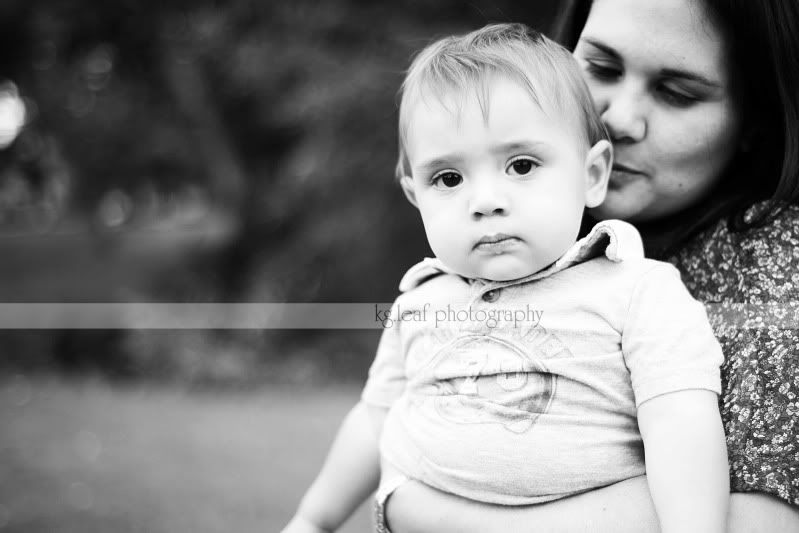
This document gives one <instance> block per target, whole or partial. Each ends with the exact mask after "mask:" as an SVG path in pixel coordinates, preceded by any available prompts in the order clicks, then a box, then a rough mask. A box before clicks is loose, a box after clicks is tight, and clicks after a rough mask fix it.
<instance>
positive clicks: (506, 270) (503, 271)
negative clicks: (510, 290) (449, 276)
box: [444, 258, 544, 281]
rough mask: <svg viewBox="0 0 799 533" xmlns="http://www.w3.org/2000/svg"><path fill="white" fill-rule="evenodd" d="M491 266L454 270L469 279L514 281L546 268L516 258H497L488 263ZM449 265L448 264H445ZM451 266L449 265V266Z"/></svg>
mask: <svg viewBox="0 0 799 533" xmlns="http://www.w3.org/2000/svg"><path fill="white" fill-rule="evenodd" d="M488 263H489V264H482V265H469V266H465V265H462V267H461V268H452V270H453V271H455V272H456V273H457V274H458V275H460V276H462V277H464V278H469V279H484V280H486V281H513V280H517V279H522V278H526V277H528V276H531V275H533V274H535V273H536V272H538V271H539V270H541V269H542V268H544V267H543V266H541V267H539V266H537V265H531V264H528V263H526V262H521V261H519V260H518V259H516V258H507V259H506V258H497V259H496V260H493V261H488ZM444 264H445V265H446V264H447V263H446V262H445V263H444ZM447 266H449V265H447Z"/></svg>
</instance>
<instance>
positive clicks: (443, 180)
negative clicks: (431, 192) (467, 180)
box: [430, 170, 463, 189]
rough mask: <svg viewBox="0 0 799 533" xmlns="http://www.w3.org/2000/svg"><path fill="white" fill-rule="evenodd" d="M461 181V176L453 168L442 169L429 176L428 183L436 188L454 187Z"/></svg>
mask: <svg viewBox="0 0 799 533" xmlns="http://www.w3.org/2000/svg"><path fill="white" fill-rule="evenodd" d="M461 183H463V176H461V175H460V173H458V172H455V171H454V170H443V171H441V172H438V173H437V174H436V175H434V176H433V177H432V178H430V185H432V186H433V187H435V188H436V189H454V188H455V187H457V186H458V185H460V184H461Z"/></svg>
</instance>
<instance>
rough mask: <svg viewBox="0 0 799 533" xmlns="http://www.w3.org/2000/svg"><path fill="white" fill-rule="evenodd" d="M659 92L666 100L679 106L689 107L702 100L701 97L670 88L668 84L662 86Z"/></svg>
mask: <svg viewBox="0 0 799 533" xmlns="http://www.w3.org/2000/svg"><path fill="white" fill-rule="evenodd" d="M659 92H660V95H661V98H663V100H664V101H666V102H668V103H669V104H671V105H675V106H678V107H687V106H689V105H691V104H693V103H695V102H697V101H699V100H700V98H699V97H696V96H692V95H688V94H685V93H683V92H681V91H677V90H674V89H670V88H669V87H667V86H662V87H661V88H660V91H659Z"/></svg>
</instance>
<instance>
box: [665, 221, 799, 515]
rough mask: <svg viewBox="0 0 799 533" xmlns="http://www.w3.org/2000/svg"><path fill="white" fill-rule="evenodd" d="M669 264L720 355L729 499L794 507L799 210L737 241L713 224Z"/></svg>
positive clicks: (797, 498)
mask: <svg viewBox="0 0 799 533" xmlns="http://www.w3.org/2000/svg"><path fill="white" fill-rule="evenodd" d="M670 261H671V262H672V263H673V264H674V265H675V266H676V267H677V268H678V269H679V270H680V272H681V273H682V276H683V281H684V282H685V285H686V286H687V287H688V289H689V291H691V293H692V294H693V296H694V297H695V298H697V299H698V300H700V301H702V302H704V303H705V304H706V307H707V311H708V315H709V318H710V320H711V324H712V325H713V328H714V331H715V333H716V335H717V337H718V339H719V341H720V342H721V346H722V349H723V351H724V355H725V361H724V364H723V366H722V388H723V390H722V396H721V399H720V403H721V415H722V419H723V422H724V429H725V432H726V434H727V448H728V451H729V460H730V474H731V478H730V481H731V488H732V491H733V492H750V491H758V492H766V493H770V494H774V495H776V496H778V497H780V498H782V499H784V500H786V501H788V502H790V503H792V504H794V505H799V321H797V318H799V207H789V208H787V209H786V210H785V211H783V213H782V214H781V215H780V216H779V217H778V218H777V219H776V220H774V221H773V222H772V223H770V224H768V225H766V226H764V227H761V228H756V229H752V230H749V231H745V232H740V233H735V232H731V231H729V230H728V228H727V226H726V221H722V222H719V223H718V224H717V225H716V226H714V227H713V228H711V229H709V230H707V231H705V232H704V233H702V234H700V235H698V236H697V237H695V238H694V239H693V240H692V241H690V242H689V243H688V244H687V245H686V246H684V247H683V248H682V249H681V250H680V252H679V253H678V254H677V255H676V256H675V257H672V258H671V259H670Z"/></svg>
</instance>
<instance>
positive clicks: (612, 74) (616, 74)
mask: <svg viewBox="0 0 799 533" xmlns="http://www.w3.org/2000/svg"><path fill="white" fill-rule="evenodd" d="M583 68H584V69H585V71H586V72H587V73H588V74H589V75H590V76H591V77H592V78H594V79H595V80H597V81H602V82H611V81H616V80H618V79H619V78H621V77H622V75H623V74H624V72H623V71H622V69H621V67H619V66H618V65H617V64H616V63H613V62H610V61H597V60H589V59H586V60H585V67H583Z"/></svg>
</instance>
